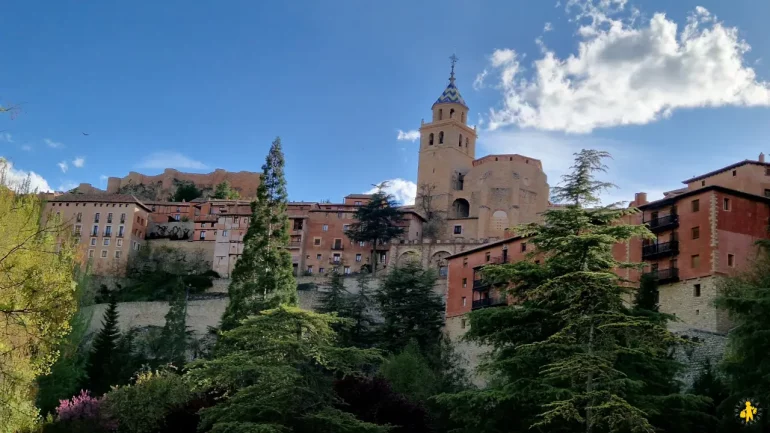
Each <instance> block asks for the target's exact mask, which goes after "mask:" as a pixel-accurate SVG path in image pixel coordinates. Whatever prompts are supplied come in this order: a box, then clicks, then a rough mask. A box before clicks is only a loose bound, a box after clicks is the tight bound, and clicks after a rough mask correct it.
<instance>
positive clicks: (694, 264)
mask: <svg viewBox="0 0 770 433" xmlns="http://www.w3.org/2000/svg"><path fill="white" fill-rule="evenodd" d="M698 266H700V256H699V255H697V254H695V255H694V256H692V257H690V267H691V268H693V269H698Z"/></svg>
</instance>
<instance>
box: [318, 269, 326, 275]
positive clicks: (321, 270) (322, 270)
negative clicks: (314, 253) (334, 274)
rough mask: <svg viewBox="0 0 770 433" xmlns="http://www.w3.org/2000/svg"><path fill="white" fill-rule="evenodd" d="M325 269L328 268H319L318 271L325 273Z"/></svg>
mask: <svg viewBox="0 0 770 433" xmlns="http://www.w3.org/2000/svg"><path fill="white" fill-rule="evenodd" d="M325 270H326V268H318V273H319V274H323V273H324V271H325Z"/></svg>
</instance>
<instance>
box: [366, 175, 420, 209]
mask: <svg viewBox="0 0 770 433" xmlns="http://www.w3.org/2000/svg"><path fill="white" fill-rule="evenodd" d="M385 182H387V185H386V186H385V188H384V189H385V192H387V193H388V194H392V195H393V197H394V198H395V199H396V201H398V202H400V203H401V204H404V205H412V204H414V197H415V196H416V195H417V184H416V183H414V182H412V181H410V180H404V179H390V180H386V181H385ZM375 192H377V188H372V189H370V190H369V191H367V192H365V194H374V193H375Z"/></svg>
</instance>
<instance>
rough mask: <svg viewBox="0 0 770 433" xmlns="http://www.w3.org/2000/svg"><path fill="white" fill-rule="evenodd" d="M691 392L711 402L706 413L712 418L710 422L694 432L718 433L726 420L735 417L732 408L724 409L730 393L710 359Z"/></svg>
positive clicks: (704, 423) (708, 403) (698, 427)
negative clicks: (724, 403)
mask: <svg viewBox="0 0 770 433" xmlns="http://www.w3.org/2000/svg"><path fill="white" fill-rule="evenodd" d="M691 392H692V393H693V394H695V395H700V396H704V397H707V398H708V400H709V401H708V402H707V405H706V409H705V411H704V412H705V414H706V415H707V416H708V417H711V419H710V420H708V422H703V423H701V425H699V426H697V427H696V428H697V430H696V429H693V430H692V431H698V432H703V433H716V432H718V431H720V430H719V427H720V424H724V418H727V417H733V416H734V415H735V414H734V413H733V411H732V409H733V408H732V407H729V408H724V407H723V405H722V403H723V402H724V401H725V400H727V398H728V397H729V395H730V393H729V390H728V389H727V385H726V384H725V382H724V380H723V379H722V378H721V377H719V376H718V375H717V372H716V371H715V369H714V367H713V366H712V365H711V361H710V360H709V359H706V362H705V363H704V365H703V370H702V371H701V374H700V375H698V377H696V378H695V381H694V382H693V384H692V390H691ZM725 409H727V411H725ZM720 418H722V422H719V421H718V420H719V419H720ZM715 421H716V422H715Z"/></svg>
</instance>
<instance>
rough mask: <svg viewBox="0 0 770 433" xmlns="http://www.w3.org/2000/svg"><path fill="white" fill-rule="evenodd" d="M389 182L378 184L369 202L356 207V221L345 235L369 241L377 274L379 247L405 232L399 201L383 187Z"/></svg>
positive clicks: (357, 239)
mask: <svg viewBox="0 0 770 433" xmlns="http://www.w3.org/2000/svg"><path fill="white" fill-rule="evenodd" d="M386 186H387V183H385V182H383V183H382V184H380V185H378V191H377V192H376V193H374V194H373V195H372V198H371V199H370V200H369V202H368V203H366V204H365V205H363V206H361V207H359V208H358V209H356V212H355V213H354V214H353V218H354V219H355V222H353V224H350V228H349V229H348V230H347V231H346V232H345V235H346V236H347V237H348V238H350V240H352V241H354V242H368V243H369V245H371V246H372V253H371V263H372V274H374V275H376V274H377V247H378V246H379V245H382V244H385V243H387V242H390V241H391V240H393V239H395V238H397V237H399V236H401V235H402V234H403V233H404V227H403V222H404V217H403V214H402V213H401V211H400V210H399V209H398V203H396V201H395V199H394V198H393V196H392V195H390V194H387V193H386V192H385V191H384V190H383V188H385V187H386Z"/></svg>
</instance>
